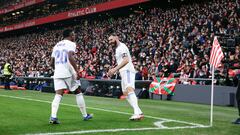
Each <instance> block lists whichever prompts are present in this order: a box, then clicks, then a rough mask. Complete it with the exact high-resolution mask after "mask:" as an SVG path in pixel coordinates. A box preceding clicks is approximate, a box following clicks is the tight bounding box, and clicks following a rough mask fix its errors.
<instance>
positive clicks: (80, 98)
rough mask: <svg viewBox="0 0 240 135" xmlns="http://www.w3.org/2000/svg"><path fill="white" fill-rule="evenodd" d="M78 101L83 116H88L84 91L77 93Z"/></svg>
mask: <svg viewBox="0 0 240 135" xmlns="http://www.w3.org/2000/svg"><path fill="white" fill-rule="evenodd" d="M76 101H77V105H78V107H79V109H80V111H81V113H82V115H83V117H86V116H87V111H86V105H85V101H84V98H83V94H82V93H79V94H77V95H76Z"/></svg>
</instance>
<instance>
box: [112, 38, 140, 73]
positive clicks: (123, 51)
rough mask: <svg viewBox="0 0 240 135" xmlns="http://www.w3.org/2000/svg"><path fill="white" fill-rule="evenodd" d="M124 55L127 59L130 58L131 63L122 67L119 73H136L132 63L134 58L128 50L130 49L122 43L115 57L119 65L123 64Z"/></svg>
mask: <svg viewBox="0 0 240 135" xmlns="http://www.w3.org/2000/svg"><path fill="white" fill-rule="evenodd" d="M124 54H126V55H127V57H128V58H129V62H128V64H127V65H125V66H124V67H122V68H121V69H120V70H119V71H120V72H121V71H125V70H129V71H131V72H134V73H135V72H136V71H135V69H134V66H133V63H132V58H131V55H130V52H129V50H128V47H127V46H126V45H125V44H124V43H122V42H120V44H119V45H118V47H117V48H116V53H115V57H116V61H117V64H118V65H119V64H121V62H122V61H123V55H124Z"/></svg>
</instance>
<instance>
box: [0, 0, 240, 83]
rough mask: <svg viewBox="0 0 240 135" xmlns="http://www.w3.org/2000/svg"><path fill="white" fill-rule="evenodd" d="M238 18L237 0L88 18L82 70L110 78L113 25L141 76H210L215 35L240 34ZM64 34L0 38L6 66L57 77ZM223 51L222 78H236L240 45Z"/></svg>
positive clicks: (80, 33) (83, 26) (80, 34)
mask: <svg viewBox="0 0 240 135" xmlns="http://www.w3.org/2000/svg"><path fill="white" fill-rule="evenodd" d="M239 16H240V14H239V12H238V11H237V5H236V3H235V2H232V1H231V0H225V1H223V0H214V1H209V2H204V3H199V4H191V5H182V6H181V7H180V8H171V9H161V8H151V9H147V10H143V11H139V12H136V13H133V14H131V15H129V16H122V17H121V16H120V17H111V18H109V19H104V18H103V19H94V20H93V19H92V20H90V19H89V20H83V21H81V22H80V23H78V25H74V26H72V28H74V29H75V30H76V33H77V41H76V42H77V50H78V52H77V55H76V58H77V60H78V64H79V74H80V75H81V77H83V78H97V79H109V78H108V77H107V75H106V71H107V69H108V68H109V66H110V65H115V64H116V62H115V58H114V51H113V50H114V48H112V46H110V45H109V44H108V41H107V38H108V36H109V34H110V33H109V29H113V30H114V31H116V33H117V34H118V35H119V37H120V40H121V41H122V42H123V43H126V45H127V46H128V47H129V48H130V52H131V54H132V59H133V63H134V65H135V68H136V70H137V74H136V79H138V80H149V79H150V80H151V79H152V77H153V76H160V77H168V76H169V75H170V74H171V73H173V74H174V75H175V76H179V77H181V78H209V77H210V76H211V74H210V72H209V71H210V66H209V64H208V63H209V57H210V50H211V46H212V40H213V37H214V36H216V35H220V36H219V40H221V38H222V37H225V36H228V37H229V38H236V39H237V38H239V37H238V36H239V32H240V17H239ZM61 32H62V29H59V30H47V31H45V32H36V33H34V34H25V35H21V36H18V37H11V38H2V39H0V46H1V50H0V62H1V64H3V62H4V60H5V59H10V60H11V65H13V70H14V72H15V75H16V76H30V77H39V76H44V77H49V76H52V74H53V71H52V68H51V66H50V65H49V64H50V63H49V61H50V56H51V51H52V48H53V46H54V45H55V44H56V43H57V42H58V41H60V40H61V39H62V37H61V35H60V34H59V33H61ZM223 51H224V55H225V58H224V60H223V64H222V66H221V67H220V68H219V69H217V70H218V75H217V78H224V79H226V80H227V79H229V77H233V78H235V79H236V78H237V77H239V74H240V73H235V74H234V75H232V74H229V72H228V71H229V69H235V68H239V67H240V65H239V63H240V62H239V60H240V44H239V42H237V44H236V46H235V47H232V48H230V47H229V48H227V47H226V46H225V47H223ZM238 71H239V70H238ZM231 75H232V76H231ZM114 78H118V75H116V76H114ZM226 82H227V81H224V83H226ZM181 83H184V84H192V83H199V84H206V83H208V82H201V81H197V82H193V81H188V80H185V81H182V82H181ZM219 84H223V83H221V82H219ZM224 85H233V83H232V82H228V84H224Z"/></svg>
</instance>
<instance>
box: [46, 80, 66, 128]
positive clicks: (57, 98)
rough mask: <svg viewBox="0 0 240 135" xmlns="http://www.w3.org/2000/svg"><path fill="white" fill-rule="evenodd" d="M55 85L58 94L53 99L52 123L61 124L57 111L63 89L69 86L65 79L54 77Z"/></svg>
mask: <svg viewBox="0 0 240 135" xmlns="http://www.w3.org/2000/svg"><path fill="white" fill-rule="evenodd" d="M54 87H55V91H56V94H55V96H54V99H53V101H52V108H51V118H50V123H51V124H59V123H60V122H59V121H58V118H57V112H58V108H59V104H60V102H61V99H62V96H63V91H64V90H65V89H66V88H67V86H66V84H65V82H64V79H54Z"/></svg>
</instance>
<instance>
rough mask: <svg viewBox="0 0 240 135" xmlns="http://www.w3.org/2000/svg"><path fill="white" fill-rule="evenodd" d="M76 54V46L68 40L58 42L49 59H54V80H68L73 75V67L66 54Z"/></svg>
mask: <svg viewBox="0 0 240 135" xmlns="http://www.w3.org/2000/svg"><path fill="white" fill-rule="evenodd" d="M70 51H73V52H76V44H75V43H74V42H72V41H69V40H62V41H60V42H58V43H57V44H56V45H55V46H54V48H53V52H52V55H51V57H53V58H54V59H55V70H54V78H68V77H71V76H72V75H74V71H73V67H72V65H71V64H70V62H69V59H68V52H70Z"/></svg>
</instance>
